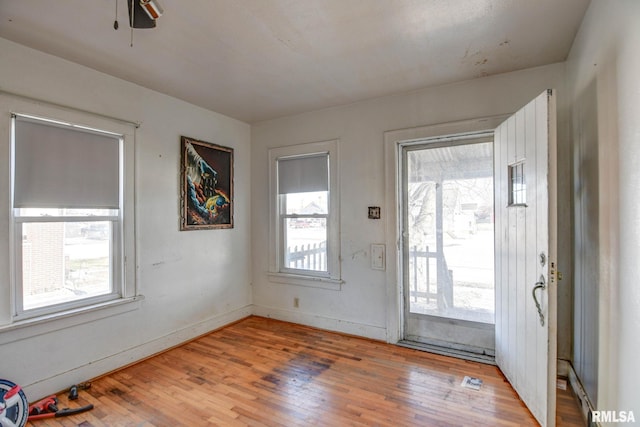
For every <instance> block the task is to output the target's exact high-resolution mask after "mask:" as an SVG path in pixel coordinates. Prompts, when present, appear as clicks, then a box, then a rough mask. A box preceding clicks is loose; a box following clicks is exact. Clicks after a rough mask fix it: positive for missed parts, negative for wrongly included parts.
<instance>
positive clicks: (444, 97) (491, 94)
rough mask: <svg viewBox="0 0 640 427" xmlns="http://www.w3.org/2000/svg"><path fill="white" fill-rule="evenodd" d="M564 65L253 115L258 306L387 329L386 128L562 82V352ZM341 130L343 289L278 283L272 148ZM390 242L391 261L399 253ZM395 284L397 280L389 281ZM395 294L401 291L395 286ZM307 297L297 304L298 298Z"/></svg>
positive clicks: (319, 322)
mask: <svg viewBox="0 0 640 427" xmlns="http://www.w3.org/2000/svg"><path fill="white" fill-rule="evenodd" d="M564 76H565V67H564V64H555V65H550V66H545V67H540V68H535V69H529V70H525V71H520V72H515V73H509V74H502V75H497V76H493V77H487V78H482V79H476V80H472V81H467V82H461V83H457V84H451V85H445V86H439V87H433V88H428V89H424V90H420V91H415V92H410V93H406V94H399V95H397V96H391V97H385V98H380V99H374V100H370V101H366V102H360V103H356V104H352V105H347V106H343V107H338V108H331V109H326V110H321V111H316V112H312V113H307V114H301V115H297V116H292V117H285V118H281V119H277V120H271V121H266V122H262V123H258V124H255V125H254V126H253V127H252V147H251V150H252V151H251V168H252V206H253V216H252V230H253V234H252V240H253V287H254V293H253V295H254V304H255V312H256V313H257V314H262V315H267V316H272V317H276V318H280V319H286V320H293V321H297V322H301V323H305V324H309V325H314V326H319V327H323V328H329V329H335V330H339V331H344V332H347V333H354V334H359V335H365V336H369V337H372V338H378V339H386V338H387V332H389V331H387V330H386V328H387V325H386V316H387V307H388V303H387V301H388V295H387V286H388V283H387V276H386V274H385V272H382V271H376V270H372V269H371V268H370V258H369V245H370V244H371V243H385V242H386V241H387V240H388V238H389V236H387V235H386V234H385V218H387V217H388V216H390V215H395V212H387V211H385V209H383V211H382V220H369V219H367V207H368V206H382V207H385V206H386V205H387V204H386V195H385V188H386V182H385V151H384V135H383V134H384V132H385V131H388V130H395V129H402V128H409V127H415V126H422V125H429V124H437V123H446V122H452V121H459V120H466V119H474V118H479V117H486V116H492V115H497V114H504V113H511V112H514V111H516V110H517V109H518V108H520V107H522V106H524V105H525V104H526V103H527V102H528V101H529V100H531V99H533V98H534V97H535V96H537V95H539V94H540V93H541V92H542V91H543V90H544V89H546V88H556V89H557V90H558V99H559V101H558V110H559V154H560V167H559V172H560V177H559V178H560V194H561V199H562V200H561V205H560V209H561V212H560V218H559V220H560V229H561V230H562V233H563V235H562V236H561V239H560V242H561V245H562V246H561V248H560V251H559V252H560V255H561V258H560V259H559V261H558V265H559V269H560V271H562V272H563V273H564V280H563V282H562V286H561V289H560V290H559V295H560V299H561V301H560V304H561V307H562V310H561V312H560V316H561V317H560V319H559V322H560V331H561V333H560V349H559V350H560V355H561V357H565V358H568V357H569V355H570V348H571V347H570V345H571V337H570V332H571V307H570V303H571V297H570V296H571V287H570V284H571V274H570V273H571V271H570V267H571V244H570V227H569V224H570V223H569V222H568V221H569V220H570V214H571V205H570V203H569V197H568V196H569V195H570V189H571V186H570V180H571V174H570V167H569V166H570V150H569V144H568V142H569V140H568V126H567V120H566V118H567V103H566V102H565V100H566V92H565V88H564ZM336 138H337V139H339V140H340V142H339V152H340V158H339V161H340V197H341V201H340V207H341V254H342V278H343V279H344V281H345V283H344V285H343V286H342V290H340V291H334V290H325V289H317V288H308V287H301V286H296V285H283V284H277V283H272V282H270V281H269V278H268V276H267V271H268V251H269V246H268V214H267V209H268V206H269V199H268V189H269V187H268V182H269V175H268V155H267V152H268V149H269V148H272V147H280V146H286V145H292V144H300V143H305V142H312V141H322V140H329V139H336ZM390 250H391V248H390V247H387V252H388V254H387V255H388V257H387V260H388V262H392V261H393V257H392V255H391V251H390ZM391 286H394V285H393V284H391ZM390 295H393V292H391V293H390ZM296 297H297V298H299V308H297V309H296V308H294V307H293V299H294V298H296Z"/></svg>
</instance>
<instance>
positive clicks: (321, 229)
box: [284, 218, 327, 271]
mask: <svg viewBox="0 0 640 427" xmlns="http://www.w3.org/2000/svg"><path fill="white" fill-rule="evenodd" d="M284 227H285V230H284V231H285V233H284V236H285V250H284V265H285V267H286V268H293V269H298V270H310V271H327V219H326V218H286V219H285V225H284Z"/></svg>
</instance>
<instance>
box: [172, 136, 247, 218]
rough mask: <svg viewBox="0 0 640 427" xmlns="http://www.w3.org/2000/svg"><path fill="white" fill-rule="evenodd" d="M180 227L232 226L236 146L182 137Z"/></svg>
mask: <svg viewBox="0 0 640 427" xmlns="http://www.w3.org/2000/svg"><path fill="white" fill-rule="evenodd" d="M180 152H181V155H180V230H181V231H186V230H206V229H219V228H233V208H234V202H233V148H229V147H224V146H221V145H217V144H212V143H210V142H205V141H200V140H197V139H194V138H189V137H186V136H181V137H180Z"/></svg>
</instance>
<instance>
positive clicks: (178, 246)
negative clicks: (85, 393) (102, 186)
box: [0, 39, 251, 400]
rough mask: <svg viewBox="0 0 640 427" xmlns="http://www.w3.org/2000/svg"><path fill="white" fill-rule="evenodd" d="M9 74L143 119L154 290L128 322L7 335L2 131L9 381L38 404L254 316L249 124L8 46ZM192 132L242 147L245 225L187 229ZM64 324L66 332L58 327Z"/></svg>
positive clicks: (2, 332) (140, 204) (3, 60)
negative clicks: (183, 170) (183, 177)
mask: <svg viewBox="0 0 640 427" xmlns="http://www.w3.org/2000/svg"><path fill="white" fill-rule="evenodd" d="M123 48H126V47H123ZM0 78H1V80H0V88H1V89H2V90H4V91H9V92H16V93H19V94H23V95H27V96H30V97H33V98H38V99H42V100H46V101H49V102H54V103H58V104H63V105H68V106H73V107H75V108H79V109H84V110H90V111H93V112H97V113H101V114H104V115H108V116H115V117H121V118H124V119H128V120H132V121H135V122H141V123H142V125H141V126H140V128H139V129H138V131H137V139H136V144H137V148H136V151H137V157H136V176H137V182H136V210H137V222H136V224H137V231H136V245H137V254H138V257H137V264H138V269H137V270H138V271H137V276H138V286H139V288H140V292H141V293H142V294H143V295H144V300H143V301H142V302H140V303H137V304H133V305H132V306H131V307H130V308H132V310H130V311H126V312H125V313H121V314H117V315H114V314H113V312H112V311H108V310H107V311H103V312H96V313H92V314H89V315H85V316H80V317H76V318H71V319H64V320H62V321H58V322H49V323H48V324H45V325H44V326H43V325H35V326H28V327H23V328H19V329H16V328H13V329H12V328H9V329H8V328H7V324H8V322H9V321H10V318H9V309H8V302H9V280H10V277H9V272H10V269H9V200H10V199H9V182H10V169H9V135H1V137H0V176H1V177H2V179H1V180H0V359H2V366H1V367H0V377H2V378H7V379H10V380H12V381H14V382H17V383H19V384H21V385H22V386H23V387H25V389H26V391H27V394H28V397H29V399H30V400H34V399H36V398H38V397H40V396H42V395H44V394H47V393H52V392H56V391H59V390H62V389H64V388H66V387H68V386H70V385H71V384H73V383H77V382H80V381H86V380H88V379H91V378H92V377H95V376H97V375H99V374H102V373H104V372H107V371H110V370H113V369H116V368H118V367H120V366H122V365H124V364H127V363H130V362H132V361H135V360H137V359H140V358H142V357H145V356H147V355H149V354H152V353H154V352H157V351H160V350H162V349H165V348H167V347H169V346H172V345H175V344H178V343H180V342H183V341H185V340H187V339H190V338H192V337H194V336H197V335H200V334H203V333H205V332H208V331H210V330H212V329H214V328H216V327H219V326H221V325H224V324H226V323H229V322H231V321H233V320H236V319H239V318H242V317H244V316H246V315H248V314H250V313H251V287H250V274H249V271H250V269H251V264H250V258H249V256H247V254H249V253H250V244H251V242H250V218H249V215H250V198H249V196H250V193H249V186H250V168H249V166H250V159H249V156H250V151H249V144H250V127H249V125H247V124H245V123H242V122H239V121H237V120H233V119H230V118H228V117H225V116H222V115H220V114H216V113H213V112H210V111H207V110H204V109H201V108H198V107H195V106H193V105H190V104H187V103H185V102H182V101H180V100H177V99H174V98H171V97H168V96H165V95H162V94H159V93H156V92H153V91H150V90H147V89H144V88H142V87H140V86H136V85H133V84H131V83H127V82H124V81H122V80H118V79H115V78H113V77H110V76H107V75H104V74H101V73H98V72H96V71H94V70H91V69H88V68H84V67H81V66H78V65H76V64H72V63H70V62H67V61H64V60H62V59H59V58H56V57H53V56H50V55H47V54H44V53H41V52H38V51H34V50H31V49H28V48H25V47H23V46H20V45H17V44H14V43H12V42H9V41H7V40H4V39H0ZM0 99H5V100H6V98H2V97H1V96H0ZM0 115H1V117H0V120H7V121H8V120H9V114H8V106H7V102H5V103H2V102H1V101H0ZM181 135H186V136H190V137H193V138H196V139H201V140H204V141H209V142H213V143H217V144H220V145H225V146H230V147H232V148H234V149H235V152H234V155H235V227H234V228H233V229H229V230H208V231H189V232H180V231H178V229H179V199H178V194H179V187H178V186H179V173H180V149H179V142H180V136H181ZM120 311H122V310H120ZM52 327H53V328H58V330H55V331H47V330H48V329H50V328H52Z"/></svg>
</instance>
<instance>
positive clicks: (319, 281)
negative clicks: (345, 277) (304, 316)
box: [269, 273, 344, 291]
mask: <svg viewBox="0 0 640 427" xmlns="http://www.w3.org/2000/svg"><path fill="white" fill-rule="evenodd" d="M269 281H270V282H272V283H284V284H285V285H297V286H306V287H309V288H320V289H329V290H332V291H339V290H341V289H342V284H343V283H344V281H342V280H340V279H331V278H328V277H314V276H304V275H301V274H290V273H269Z"/></svg>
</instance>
